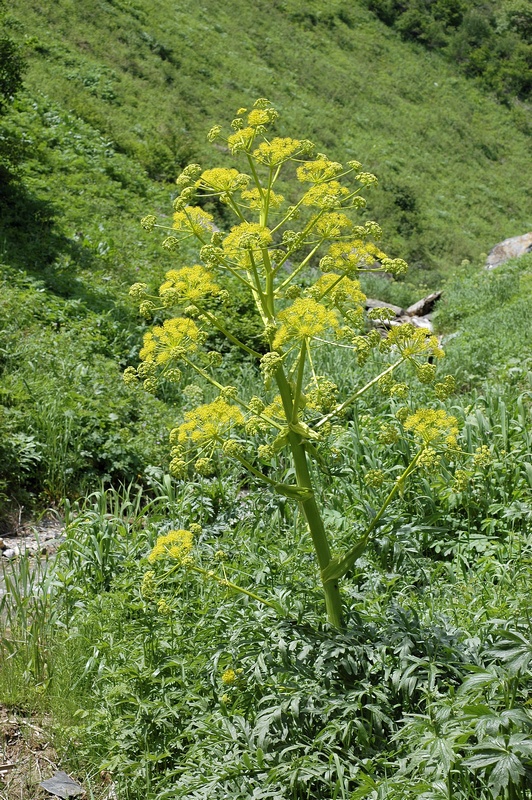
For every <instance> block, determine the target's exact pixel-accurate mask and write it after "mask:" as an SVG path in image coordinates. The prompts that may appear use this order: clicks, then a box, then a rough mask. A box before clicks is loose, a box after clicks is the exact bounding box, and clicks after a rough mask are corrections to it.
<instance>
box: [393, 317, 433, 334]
mask: <svg viewBox="0 0 532 800" xmlns="http://www.w3.org/2000/svg"><path fill="white" fill-rule="evenodd" d="M401 321H402V322H410V323H411V324H412V325H415V326H416V328H425V329H426V330H427V331H430V333H432V332H433V330H434V326H433V324H432V322H431V321H430V319H429V318H428V317H417V316H413V317H403V318H402V320H401Z"/></svg>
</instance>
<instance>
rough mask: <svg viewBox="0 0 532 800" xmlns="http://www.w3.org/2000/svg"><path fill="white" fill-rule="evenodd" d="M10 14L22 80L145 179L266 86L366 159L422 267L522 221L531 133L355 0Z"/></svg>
mask: <svg viewBox="0 0 532 800" xmlns="http://www.w3.org/2000/svg"><path fill="white" fill-rule="evenodd" d="M9 20H10V21H11V28H12V30H13V32H14V33H16V35H17V36H18V37H19V38H20V39H23V38H24V37H27V39H28V42H29V43H28V48H29V51H30V67H29V71H28V74H27V85H28V88H29V90H30V92H31V93H32V95H35V96H38V97H39V98H40V101H39V102H40V103H41V104H44V105H45V106H46V105H47V104H49V105H50V111H51V112H52V113H54V112H53V111H52V109H53V108H54V107H55V108H57V109H59V110H60V113H65V112H66V111H68V112H71V113H73V114H74V115H75V116H76V117H77V118H78V119H81V120H83V121H84V122H85V123H87V125H89V126H91V127H92V128H93V129H94V130H95V131H97V133H98V134H99V135H102V136H103V137H104V138H105V140H106V143H107V146H108V147H110V148H112V149H114V150H116V151H117V152H119V153H121V154H124V155H125V156H127V157H128V158H129V159H131V160H132V161H133V162H134V163H135V164H140V165H141V166H142V168H143V169H144V170H146V172H147V173H148V175H149V176H150V177H151V178H153V179H156V180H159V181H161V180H168V181H171V180H172V179H173V177H174V175H175V173H176V170H177V168H178V165H181V164H183V162H186V161H187V160H190V159H191V158H193V159H195V160H200V161H202V162H205V160H206V159H207V158H208V159H209V160H212V152H211V151H209V153H208V155H207V150H206V147H207V146H206V142H205V139H204V134H205V129H206V128H207V127H209V125H210V124H211V122H212V121H213V120H217V119H218V118H220V116H223V117H224V118H227V116H228V115H229V114H230V113H231V111H232V110H236V108H238V107H240V106H241V105H246V104H249V102H250V100H251V99H253V98H255V97H257V96H267V97H270V98H271V99H273V100H274V101H275V103H276V105H277V106H278V107H279V108H280V110H281V111H282V113H283V126H284V127H285V128H286V129H290V130H292V131H294V130H296V131H298V132H300V135H302V136H305V137H307V138H310V139H313V140H315V141H316V143H317V144H318V146H319V148H320V149H322V148H323V149H325V150H326V151H327V152H330V153H331V154H334V156H335V157H336V158H339V159H345V158H347V157H351V158H353V157H356V158H357V159H358V160H360V161H362V162H363V163H364V166H365V167H366V168H367V169H369V170H371V171H373V172H375V173H377V174H378V176H379V178H380V180H381V190H380V191H379V192H376V193H375V195H374V197H373V198H372V200H371V213H372V215H374V216H376V217H377V218H380V219H381V220H382V221H383V222H384V223H385V224H386V228H387V231H388V234H387V235H388V240H389V243H390V246H391V248H392V249H393V250H395V251H396V254H399V253H401V254H402V255H404V256H406V257H407V258H409V259H410V260H411V261H412V262H413V263H414V264H416V265H418V266H419V267H421V268H424V269H425V270H427V272H426V274H425V275H424V279H425V281H426V282H427V283H434V281H435V280H436V279H437V278H436V276H435V270H443V271H446V270H448V269H449V268H452V267H453V266H455V265H456V264H457V263H459V262H460V261H461V260H462V259H463V258H469V259H476V258H478V257H479V254H480V253H482V252H485V251H486V250H488V249H489V248H490V246H491V245H492V244H494V243H495V242H496V241H499V240H501V239H502V238H505V237H506V236H509V235H512V234H517V233H520V232H522V231H524V230H527V229H529V228H531V227H532V200H531V199H530V196H529V194H528V193H527V191H526V185H525V182H524V181H523V178H522V175H523V169H524V165H525V164H526V163H527V159H528V153H529V147H530V140H529V139H528V138H527V137H526V135H525V134H523V133H521V132H519V131H518V130H517V129H516V127H515V125H514V120H513V117H512V114H511V113H510V111H509V110H508V109H505V108H502V107H500V106H498V105H497V103H496V102H495V101H494V100H491V99H489V98H488V97H486V96H483V95H482V94H481V93H480V92H479V91H477V90H476V89H474V88H473V87H472V86H471V85H469V84H468V83H467V81H466V80H464V79H463V78H461V77H459V76H458V74H457V73H455V72H454V71H453V68H452V66H449V65H448V64H446V63H445V61H444V60H443V59H442V58H441V57H439V56H438V55H434V54H430V53H426V52H423V51H422V50H420V49H419V48H416V47H415V46H414V45H411V44H408V43H404V42H402V41H401V40H400V38H399V35H398V34H396V33H395V32H393V31H390V29H389V28H387V27H386V26H385V25H383V24H382V23H380V22H379V21H378V20H377V19H376V18H375V17H374V16H373V15H372V14H371V13H370V12H368V11H367V10H366V9H364V8H363V7H362V5H360V6H358V5H350V6H349V7H348V8H345V4H342V3H340V2H334V3H332V4H323V3H321V2H316V1H315V0H314V2H312V3H310V4H309V3H303V2H300V0H289V1H288V2H275V3H270V2H258V3H253V4H251V3H249V2H248V0H236V2H234V3H232V4H231V5H230V6H226V7H223V6H221V5H220V4H219V3H217V2H214V0H206V2H205V3H203V4H202V5H201V7H200V6H196V5H194V4H181V5H177V6H176V5H175V4H174V3H171V2H169V0H162V2H157V3H155V2H151V0H145V1H144V2H140V0H136V2H99V1H98V0H88V2H86V3H83V4H80V3H74V2H66V0H60V2H57V3H54V4H45V3H41V4H34V5H32V6H31V7H28V4H27V3H24V2H21V0H14V2H13V3H12V4H11V8H10V15H9ZM280 132H281V133H282V132H283V130H282V128H281V130H280ZM35 133H37V131H35ZM37 138H40V137H39V136H38V134H37ZM222 156H223V154H222V153H219V154H218V157H219V158H222ZM69 169H70V171H72V170H74V171H75V169H76V165H75V163H72V164H70V167H69ZM80 210H81V209H80ZM84 213H85V214H87V213H88V214H90V215H91V216H95V215H96V216H99V217H101V216H106V217H107V218H109V211H106V209H104V208H102V209H101V212H100V213H98V210H97V209H96V208H91V209H89V208H87V209H84ZM72 216H74V214H72ZM120 224H121V225H122V224H123V220H122V221H121V223H120Z"/></svg>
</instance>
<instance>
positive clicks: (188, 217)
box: [172, 206, 214, 239]
mask: <svg viewBox="0 0 532 800" xmlns="http://www.w3.org/2000/svg"><path fill="white" fill-rule="evenodd" d="M172 228H173V229H174V230H176V231H180V232H187V233H193V234H195V235H196V236H198V237H199V238H200V239H201V238H203V236H204V235H205V234H206V233H211V232H212V231H213V230H214V225H213V222H212V214H209V213H208V212H207V211H204V210H203V209H202V208H199V206H187V207H186V208H183V209H181V210H179V211H176V212H175V214H174V224H173V225H172Z"/></svg>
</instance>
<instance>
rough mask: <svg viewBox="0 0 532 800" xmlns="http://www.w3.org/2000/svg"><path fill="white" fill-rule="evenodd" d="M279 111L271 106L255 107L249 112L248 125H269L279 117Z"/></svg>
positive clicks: (256, 126)
mask: <svg viewBox="0 0 532 800" xmlns="http://www.w3.org/2000/svg"><path fill="white" fill-rule="evenodd" d="M278 116H279V113H278V112H277V111H276V110H275V108H273V107H272V106H270V107H269V108H254V109H253V110H252V111H250V112H249V114H248V125H251V127H252V128H258V126H259V125H269V124H271V123H272V122H275V120H276V119H277V118H278Z"/></svg>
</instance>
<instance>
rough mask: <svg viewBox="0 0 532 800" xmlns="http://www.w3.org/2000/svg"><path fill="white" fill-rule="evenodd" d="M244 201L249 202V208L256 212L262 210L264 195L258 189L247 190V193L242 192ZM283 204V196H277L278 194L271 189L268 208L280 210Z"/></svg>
mask: <svg viewBox="0 0 532 800" xmlns="http://www.w3.org/2000/svg"><path fill="white" fill-rule="evenodd" d="M242 200H247V201H248V203H249V207H250V208H252V209H255V210H256V209H260V208H262V195H261V193H260V192H259V190H258V189H247V190H246V191H244V192H242ZM283 202H284V197H283V195H282V194H277V192H274V191H273V189H270V191H269V192H268V207H269V208H270V209H276V208H279V206H280V205H281V203H283Z"/></svg>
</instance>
